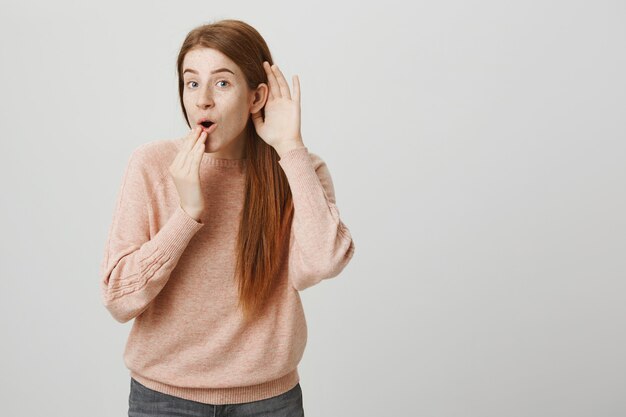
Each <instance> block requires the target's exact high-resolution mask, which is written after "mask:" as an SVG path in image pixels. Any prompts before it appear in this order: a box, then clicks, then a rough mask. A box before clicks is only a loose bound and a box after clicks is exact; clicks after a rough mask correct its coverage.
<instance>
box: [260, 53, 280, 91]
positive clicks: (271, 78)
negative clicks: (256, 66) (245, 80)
mask: <svg viewBox="0 0 626 417" xmlns="http://www.w3.org/2000/svg"><path fill="white" fill-rule="evenodd" d="M263 68H265V72H266V73H267V83H268V84H269V86H270V98H279V97H280V88H279V87H278V82H277V81H276V76H275V75H274V71H272V67H271V66H270V63H269V62H267V61H264V62H263Z"/></svg>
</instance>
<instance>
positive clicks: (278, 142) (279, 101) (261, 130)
mask: <svg viewBox="0 0 626 417" xmlns="http://www.w3.org/2000/svg"><path fill="white" fill-rule="evenodd" d="M263 68H265V71H266V72H267V80H268V85H269V93H268V97H267V101H266V102H265V106H264V109H265V120H263V117H262V115H261V111H260V110H259V111H258V112H256V113H253V114H252V122H253V123H254V127H255V129H256V131H257V133H258V134H259V136H260V137H261V139H263V140H264V141H265V142H266V143H267V144H268V145H270V146H272V147H273V148H274V149H276V151H277V152H278V154H279V155H283V154H284V153H285V152H288V151H289V150H291V149H293V148H297V147H302V146H304V144H303V143H302V135H301V133H300V80H299V78H298V76H297V75H294V76H293V96H294V97H293V98H292V97H291V93H290V91H289V85H288V84H287V80H286V79H285V77H284V76H283V73H282V72H281V71H280V69H278V66H277V65H273V66H270V64H269V62H267V61H264V62H263Z"/></svg>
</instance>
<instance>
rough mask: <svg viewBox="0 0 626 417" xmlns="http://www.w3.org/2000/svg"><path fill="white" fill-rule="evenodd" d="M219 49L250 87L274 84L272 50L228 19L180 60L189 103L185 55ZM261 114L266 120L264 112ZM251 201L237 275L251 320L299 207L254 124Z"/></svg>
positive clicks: (267, 292) (195, 39)
mask: <svg viewBox="0 0 626 417" xmlns="http://www.w3.org/2000/svg"><path fill="white" fill-rule="evenodd" d="M203 47H206V48H214V49H217V50H219V51H220V52H222V53H223V54H224V55H226V56H227V57H228V58H230V59H231V60H232V61H233V62H235V64H237V65H238V66H239V68H240V69H241V71H242V72H243V74H244V76H245V79H246V82H247V84H248V87H249V88H250V89H255V88H256V87H257V86H258V85H259V84H260V83H265V84H267V83H268V80H267V75H266V73H265V69H264V68H263V61H268V62H269V63H270V65H271V64H272V63H273V61H272V56H271V53H270V51H269V48H268V46H267V44H266V42H265V40H264V39H263V37H262V36H261V35H260V34H259V32H258V31H257V30H256V29H254V28H253V27H252V26H250V25H249V24H247V23H245V22H242V21H240V20H234V19H224V20H220V21H217V22H215V23H210V24H205V25H202V26H198V27H196V28H195V29H193V30H191V32H189V33H188V34H187V37H186V38H185V40H184V42H183V44H182V46H181V49H180V52H179V54H178V59H177V74H178V92H179V97H180V105H181V108H182V111H183V115H184V117H185V121H186V122H187V125H188V126H189V127H190V128H191V125H190V123H189V118H188V116H187V111H186V109H185V105H184V103H183V90H184V82H183V77H182V74H181V72H182V65H183V60H184V58H185V54H187V52H189V51H190V50H192V49H195V48H203ZM261 114H262V115H263V117H265V112H264V109H261ZM246 132H247V136H246V137H247V140H246V145H245V146H246V160H245V164H246V179H245V201H244V206H243V214H242V216H241V222H240V227H239V234H238V238H237V245H236V252H237V261H236V267H235V275H236V278H237V280H238V283H239V308H241V309H242V312H243V314H244V318H245V320H249V319H250V318H252V317H254V316H255V315H256V314H260V313H261V311H262V309H263V308H264V307H265V306H266V302H267V300H268V299H269V297H270V296H271V295H272V292H273V290H274V288H275V285H276V283H277V279H278V274H279V270H280V267H281V264H282V261H283V259H284V256H285V251H286V250H287V248H288V245H289V232H290V229H291V228H290V226H291V221H292V219H293V202H292V198H291V189H290V188H289V183H288V181H287V177H286V176H285V173H284V172H283V170H282V168H281V167H280V166H279V164H278V160H279V156H278V154H277V153H276V151H275V150H274V148H272V147H271V146H270V145H268V144H267V143H266V142H265V141H264V140H263V139H261V138H260V137H259V135H258V134H257V133H256V129H255V128H254V124H253V122H252V118H249V119H248V124H247V125H246Z"/></svg>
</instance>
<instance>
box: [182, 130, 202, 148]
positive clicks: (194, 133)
mask: <svg viewBox="0 0 626 417" xmlns="http://www.w3.org/2000/svg"><path fill="white" fill-rule="evenodd" d="M201 131H202V127H200V126H195V127H194V128H193V129H191V131H190V132H189V134H188V135H187V140H186V141H185V143H184V144H183V146H182V148H183V149H184V150H185V152H189V151H190V150H191V148H193V146H194V145H195V143H196V141H197V140H198V137H199V136H200V133H201Z"/></svg>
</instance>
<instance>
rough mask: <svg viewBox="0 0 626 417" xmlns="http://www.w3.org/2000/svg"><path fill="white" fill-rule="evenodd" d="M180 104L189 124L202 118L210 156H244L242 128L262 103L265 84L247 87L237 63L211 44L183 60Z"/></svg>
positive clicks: (207, 150) (264, 95)
mask: <svg viewBox="0 0 626 417" xmlns="http://www.w3.org/2000/svg"><path fill="white" fill-rule="evenodd" d="M182 71H183V74H182V76H183V84H184V85H183V104H184V106H185V110H186V112H187V117H188V118H189V123H190V124H191V127H192V128H195V127H196V126H197V125H198V123H199V122H200V121H201V120H202V119H203V118H206V119H209V120H211V121H212V122H214V124H215V126H211V127H210V128H208V129H204V130H207V131H208V134H209V135H208V137H207V138H206V140H205V152H208V153H210V154H211V156H213V157H217V158H226V159H240V158H243V157H244V145H245V140H246V137H245V128H246V125H247V123H248V119H249V118H250V114H251V113H256V112H257V111H259V110H260V109H261V108H262V107H263V106H264V105H265V101H266V98H267V91H268V87H267V85H266V84H264V83H263V84H259V86H258V87H257V88H256V89H255V90H251V89H250V88H248V85H247V83H246V80H245V78H244V75H243V73H242V72H241V70H240V69H239V67H238V66H237V65H236V64H235V63H234V62H233V61H232V60H230V59H229V58H228V57H227V56H226V55H224V54H223V53H221V52H220V51H218V50H217V49H213V48H199V49H194V50H191V51H189V52H187V54H186V55H185V58H184V60H183V66H182Z"/></svg>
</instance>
